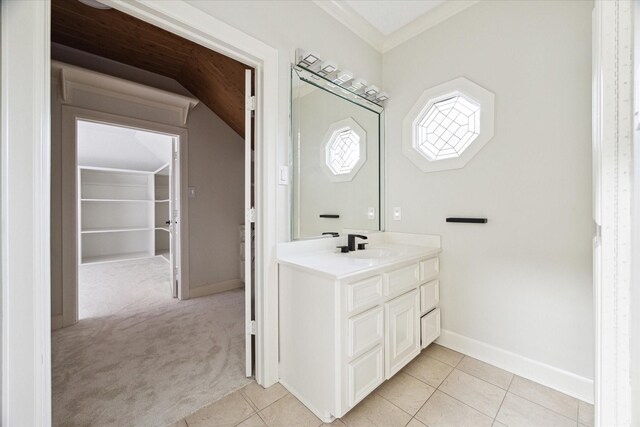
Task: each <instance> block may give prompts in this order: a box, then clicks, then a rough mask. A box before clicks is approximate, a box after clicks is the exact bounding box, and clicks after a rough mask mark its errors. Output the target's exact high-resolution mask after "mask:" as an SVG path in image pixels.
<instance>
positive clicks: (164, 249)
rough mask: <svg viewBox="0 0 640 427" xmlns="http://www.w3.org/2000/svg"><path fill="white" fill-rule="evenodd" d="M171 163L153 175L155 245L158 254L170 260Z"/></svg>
mask: <svg viewBox="0 0 640 427" xmlns="http://www.w3.org/2000/svg"><path fill="white" fill-rule="evenodd" d="M169 174H170V169H169V165H168V164H167V165H165V166H164V167H163V168H161V169H159V170H158V171H156V173H155V174H154V177H153V182H154V197H155V203H154V205H155V206H154V207H155V216H154V217H155V246H154V251H155V255H156V256H158V255H159V256H162V257H164V259H166V260H167V261H169V254H170V245H171V229H170V228H169V227H170V223H171V204H170V203H169V197H170V191H169Z"/></svg>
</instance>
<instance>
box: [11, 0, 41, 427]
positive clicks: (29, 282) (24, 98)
mask: <svg viewBox="0 0 640 427" xmlns="http://www.w3.org/2000/svg"><path fill="white" fill-rule="evenodd" d="M0 8H1V13H0V20H1V22H0V31H2V37H1V42H2V46H1V49H0V52H1V53H0V55H1V59H0V64H1V67H2V83H1V84H2V88H1V90H0V94H1V95H0V96H1V100H2V101H1V107H0V108H1V113H0V115H1V118H0V122H1V126H2V128H1V129H2V133H1V138H2V139H1V145H0V162H1V163H0V183H1V185H2V188H1V191H0V209H1V217H2V221H1V230H0V239H1V249H0V252H1V257H2V258H1V260H2V264H1V267H0V270H1V274H2V276H1V277H2V349H1V351H2V410H1V412H2V414H1V417H2V420H1V424H2V425H3V426H13V425H16V426H18V425H19V426H37V427H40V426H49V425H51V293H50V291H51V289H50V279H51V274H50V272H51V270H50V257H51V247H50V240H49V239H50V221H51V217H50V191H49V189H50V181H51V180H50V169H51V156H50V150H51V144H50V133H51V130H50V129H51V128H50V111H51V102H50V83H51V82H50V75H51V71H50V68H49V67H50V63H49V56H50V53H49V46H50V40H49V38H50V37H49V34H50V28H51V27H50V16H51V15H50V9H51V4H50V2H49V0H43V1H26V2H25V1H3V2H0Z"/></svg>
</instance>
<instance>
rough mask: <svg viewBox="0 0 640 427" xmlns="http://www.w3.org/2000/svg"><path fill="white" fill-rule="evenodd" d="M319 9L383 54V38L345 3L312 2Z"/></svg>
mask: <svg viewBox="0 0 640 427" xmlns="http://www.w3.org/2000/svg"><path fill="white" fill-rule="evenodd" d="M313 2H314V3H315V4H316V6H318V7H319V8H320V9H322V10H324V11H325V12H327V13H328V14H329V15H330V16H331V17H332V18H333V19H335V20H336V21H338V22H340V23H341V24H342V25H344V26H345V27H347V28H348V29H349V30H351V32H353V33H354V34H355V35H356V36H358V37H360V38H361V39H362V40H364V41H365V42H367V43H369V44H370V45H371V46H373V47H374V48H375V49H376V50H377V51H379V52H383V46H384V41H385V36H384V34H382V32H380V30H378V29H377V28H376V27H374V26H373V25H371V23H370V22H369V21H367V20H366V19H364V18H363V17H362V16H361V15H360V14H359V13H358V12H356V11H355V10H353V8H352V7H350V6H349V5H348V4H347V3H345V2H344V1H340V0H313Z"/></svg>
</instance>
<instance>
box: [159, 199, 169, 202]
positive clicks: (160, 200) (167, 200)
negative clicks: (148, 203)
mask: <svg viewBox="0 0 640 427" xmlns="http://www.w3.org/2000/svg"><path fill="white" fill-rule="evenodd" d="M156 203H169V199H159V200H156Z"/></svg>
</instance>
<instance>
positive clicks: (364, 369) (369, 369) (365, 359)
mask: <svg viewBox="0 0 640 427" xmlns="http://www.w3.org/2000/svg"><path fill="white" fill-rule="evenodd" d="M347 372H348V374H347V378H348V381H349V385H348V387H349V407H350V408H353V407H354V406H355V405H356V404H357V403H358V402H360V401H361V400H362V399H364V398H365V397H366V396H367V395H368V394H369V393H371V392H372V391H373V390H375V389H376V387H378V386H379V385H380V384H382V382H383V381H384V372H383V368H382V347H381V346H377V347H375V348H374V349H372V350H370V351H369V352H368V353H365V354H364V355H363V356H361V357H360V358H358V359H356V360H354V361H353V362H351V363H349V364H348V365H347Z"/></svg>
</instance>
